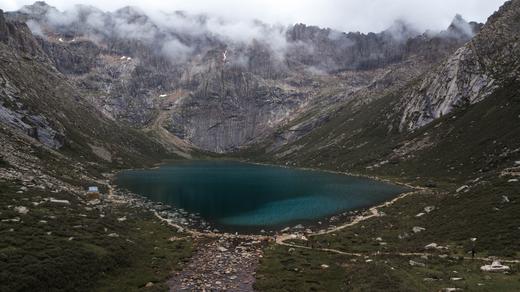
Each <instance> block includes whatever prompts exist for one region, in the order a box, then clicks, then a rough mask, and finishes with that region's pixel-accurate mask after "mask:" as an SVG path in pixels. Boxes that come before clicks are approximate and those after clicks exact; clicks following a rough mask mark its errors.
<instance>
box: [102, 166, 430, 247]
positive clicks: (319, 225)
mask: <svg viewBox="0 0 520 292" xmlns="http://www.w3.org/2000/svg"><path fill="white" fill-rule="evenodd" d="M191 161H230V162H239V163H245V164H250V165H260V166H270V167H277V168H284V169H294V170H301V171H313V172H322V173H329V174H336V175H344V176H350V177H355V178H364V179H370V180H374V181H378V182H382V183H386V184H391V185H394V186H401V187H406V188H407V189H409V190H406V191H405V192H402V193H400V194H398V195H397V196H396V197H394V198H392V199H391V200H384V201H380V202H377V203H375V204H374V205H370V206H366V207H362V208H359V209H355V210H350V211H343V212H338V213H336V214H333V215H329V216H325V217H323V218H320V219H315V220H314V219H312V220H301V221H302V222H301V223H305V226H304V228H294V227H296V226H301V225H302V224H298V223H297V225H296V226H293V227H291V226H286V225H292V224H283V225H284V227H281V226H278V227H276V228H265V229H269V230H266V231H265V232H259V231H256V232H249V231H248V232H244V231H243V230H241V231H231V230H222V231H220V230H218V231H217V232H213V231H214V230H211V232H208V230H203V229H201V228H198V227H195V228H193V227H184V229H186V230H190V231H193V232H196V233H206V234H209V233H216V234H222V235H229V234H234V233H236V234H241V235H247V236H259V237H263V236H266V235H276V234H280V233H284V232H287V231H291V230H292V231H293V232H300V233H302V231H305V232H303V233H306V234H320V233H323V232H327V230H330V229H334V228H338V226H343V225H348V224H349V223H351V222H352V221H354V220H356V219H357V218H359V217H360V216H363V214H366V213H367V212H370V210H373V209H374V208H380V207H382V206H385V205H387V204H389V203H393V202H394V201H396V200H399V199H401V198H403V197H406V196H408V195H410V194H413V193H416V192H417V191H424V190H429V189H428V188H425V187H419V186H414V185H411V184H409V183H403V182H400V181H395V180H391V179H388V178H382V177H378V176H370V175H364V174H359V173H350V172H341V171H333V170H325V169H316V168H308V167H292V166H287V165H277V164H271V163H261V162H254V161H247V160H240V159H194V160H191ZM178 162H186V160H165V161H162V162H160V163H156V164H154V166H152V167H148V168H136V169H124V170H118V171H113V172H111V173H110V174H109V181H110V186H111V187H112V188H114V189H120V190H123V191H124V192H129V191H128V190H126V189H124V188H121V187H120V186H118V185H117V184H116V183H115V177H116V176H117V175H118V174H119V173H121V172H123V171H131V170H150V169H157V168H159V167H161V166H163V165H168V164H177V163H178ZM130 193H131V192H130ZM138 196H139V197H142V198H143V200H149V201H153V200H151V199H148V198H146V197H144V196H142V195H138ZM156 203H159V202H156ZM160 204H163V203H160ZM170 207H171V208H172V212H176V211H177V210H183V209H180V208H177V207H175V206H170ZM152 211H154V212H157V211H164V209H163V210H160V209H159V210H152ZM156 215H158V213H156ZM185 217H186V218H188V217H189V214H188V215H187V216H185ZM161 218H162V217H161ZM162 219H165V220H168V218H162ZM195 225H196V224H195Z"/></svg>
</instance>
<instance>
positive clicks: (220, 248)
mask: <svg viewBox="0 0 520 292" xmlns="http://www.w3.org/2000/svg"><path fill="white" fill-rule="evenodd" d="M217 250H218V251H220V252H226V251H228V249H227V248H225V247H223V246H217Z"/></svg>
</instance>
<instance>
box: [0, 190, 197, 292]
mask: <svg viewBox="0 0 520 292" xmlns="http://www.w3.org/2000/svg"><path fill="white" fill-rule="evenodd" d="M16 185H17V184H16V183H13V182H10V183H8V182H0V197H1V198H2V200H0V210H2V213H1V214H0V218H1V219H3V220H4V219H12V218H20V221H19V222H10V221H1V222H0V233H1V234H2V237H1V239H0V291H35V290H39V291H72V290H74V291H92V290H99V291H134V290H138V289H139V288H142V287H144V285H145V284H146V283H148V282H155V283H159V284H160V285H164V282H165V281H166V280H167V278H168V276H169V273H170V272H171V271H172V270H174V269H179V268H180V265H181V263H182V261H183V260H184V259H186V258H189V256H190V253H191V243H190V241H189V240H178V241H169V240H168V239H169V238H170V237H172V236H178V237H182V236H183V235H182V234H176V233H175V232H174V231H173V230H171V228H168V227H167V226H165V225H163V224H162V223H159V222H158V221H157V220H156V219H154V218H152V216H151V215H150V214H149V213H146V212H145V211H143V210H137V209H128V208H126V207H113V208H109V209H105V210H97V209H95V208H94V209H87V208H85V206H84V205H83V204H81V203H80V202H79V201H77V200H74V199H72V198H71V196H70V195H69V194H67V193H53V194H52V197H54V198H58V199H67V200H70V201H71V205H57V204H52V203H48V202H47V203H42V204H40V205H38V206H34V205H33V204H32V202H40V201H41V200H42V198H48V197H49V196H51V195H50V194H49V193H48V192H46V191H43V190H40V189H37V188H29V189H28V190H27V191H26V192H25V193H24V194H19V193H17V191H18V190H19V187H18V186H16ZM8 204H12V206H8ZM13 206H25V207H27V208H28V209H29V212H28V213H27V214H26V215H21V214H18V213H16V212H15V211H14V209H13V208H12V207H13ZM100 214H105V217H103V218H102V217H101V216H100ZM123 216H126V218H127V220H126V221H124V222H119V221H118V220H117V218H121V217H123ZM49 232H50V233H49ZM111 233H117V234H118V237H110V236H108V235H109V234H111ZM160 285H159V286H156V287H155V288H157V289H158V288H160V287H162V288H163V289H164V286H160Z"/></svg>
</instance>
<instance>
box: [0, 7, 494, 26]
mask: <svg viewBox="0 0 520 292" xmlns="http://www.w3.org/2000/svg"><path fill="white" fill-rule="evenodd" d="M32 2H33V1H31V0H3V1H1V3H0V9H3V10H7V11H9V10H16V9H19V8H21V7H22V6H23V5H27V4H31V3H32ZM47 3H48V4H49V5H52V6H55V7H57V8H58V9H60V10H67V9H70V8H71V7H72V6H74V5H75V4H84V5H92V6H95V7H99V8H100V9H102V10H108V11H113V10H116V9H118V8H121V7H124V6H129V5H130V6H137V7H140V8H141V9H143V10H145V11H147V12H149V13H157V11H159V10H162V11H178V10H183V11H187V12H189V13H196V14H200V13H203V14H210V15H214V16H217V17H223V18H225V19H232V20H235V21H250V20H253V19H259V20H261V21H263V22H266V23H273V24H276V23H278V24H284V25H289V24H294V23H299V22H301V23H305V24H308V25H317V26H321V27H330V28H333V29H336V30H341V31H360V32H371V31H374V32H377V31H381V30H383V29H385V28H387V27H388V26H390V25H391V24H392V23H393V22H394V21H395V20H396V19H404V20H406V21H407V22H409V23H412V24H413V25H415V26H416V27H417V29H418V30H421V31H423V30H426V29H432V30H442V29H444V28H445V27H446V26H448V25H449V24H450V22H451V20H452V19H453V16H454V15H455V14H457V13H460V14H462V15H463V16H464V17H465V18H466V19H471V20H474V21H478V22H485V20H486V18H487V16H489V15H490V14H491V13H492V12H493V11H495V10H496V9H497V8H498V7H499V6H500V5H501V4H503V3H504V0H455V1H450V0H441V1H415V0H395V1H386V0H371V1H363V0H349V1H342V0H324V1H315V0H303V1H298V0H284V1H276V0H252V1H247V4H244V2H243V1H238V0H221V1H203V0H194V1H183V0H173V1H155V0H154V1H145V0H133V1H123V0H114V1H101V0H88V1H81V0H72V1H68V0H51V1H47ZM239 28H240V25H237V26H235V27H234V28H232V29H235V30H236V29H239ZM228 32H232V31H228Z"/></svg>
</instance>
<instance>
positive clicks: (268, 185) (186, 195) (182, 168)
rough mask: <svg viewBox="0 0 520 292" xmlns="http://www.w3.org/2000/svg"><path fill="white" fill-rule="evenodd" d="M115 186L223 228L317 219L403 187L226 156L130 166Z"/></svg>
mask: <svg viewBox="0 0 520 292" xmlns="http://www.w3.org/2000/svg"><path fill="white" fill-rule="evenodd" d="M116 183H117V184H118V186H120V187H123V188H126V189H128V190H130V191H132V192H134V193H137V194H140V195H143V196H145V197H148V198H150V199H151V200H154V201H158V202H163V203H166V204H170V205H172V206H174V207H176V208H182V209H184V210H186V211H188V212H190V213H198V214H200V216H201V217H202V218H204V219H205V220H206V221H208V222H210V223H212V224H213V226H216V227H220V228H223V229H226V230H235V229H236V230H244V229H249V230H254V229H257V230H259V229H268V228H276V227H281V226H292V225H295V224H298V223H305V222H309V221H313V220H314V221H316V220H319V219H322V218H325V217H327V216H331V215H334V214H338V213H341V212H343V211H350V210H355V209H360V208H364V207H369V206H372V205H376V204H378V203H380V202H383V201H387V200H390V199H392V198H394V197H396V196H397V195H399V194H400V193H402V192H404V191H405V189H404V188H402V187H399V186H395V185H390V184H386V183H382V182H378V181H374V180H370V179H366V178H358V177H351V176H345V175H339V174H331V173H327V172H320V171H307V170H298V169H288V168H281V167H274V166H261V165H253V164H246V163H239V162H231V161H189V162H178V163H175V164H172V165H164V166H161V167H159V168H157V169H149V170H130V171H124V172H122V173H120V174H119V175H118V176H117V178H116Z"/></svg>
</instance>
